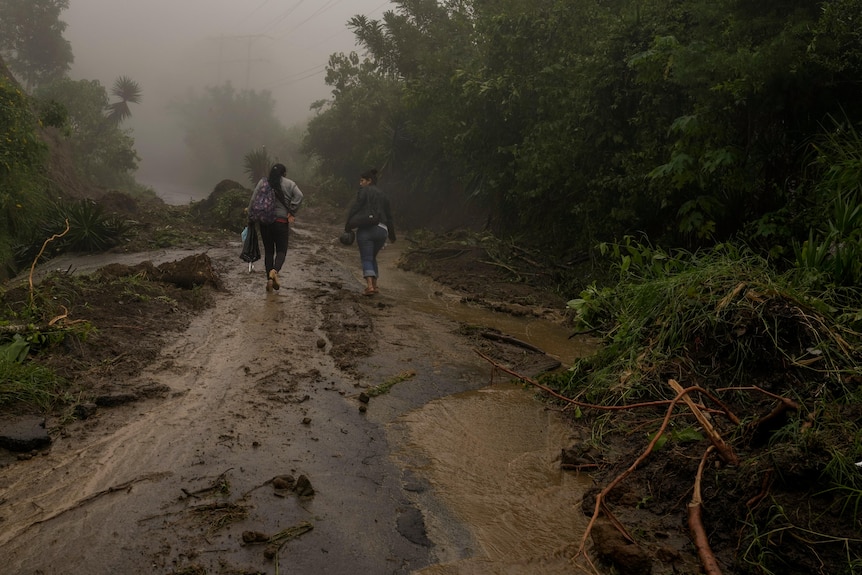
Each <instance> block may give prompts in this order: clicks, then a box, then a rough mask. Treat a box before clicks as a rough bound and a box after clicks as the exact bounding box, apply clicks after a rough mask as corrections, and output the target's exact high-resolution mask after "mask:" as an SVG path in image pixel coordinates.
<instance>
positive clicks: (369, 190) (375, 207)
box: [344, 186, 395, 242]
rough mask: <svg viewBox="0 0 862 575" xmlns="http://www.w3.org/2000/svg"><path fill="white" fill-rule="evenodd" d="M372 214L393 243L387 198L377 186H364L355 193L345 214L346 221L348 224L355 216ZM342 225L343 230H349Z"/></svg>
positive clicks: (389, 207) (393, 228) (392, 227)
mask: <svg viewBox="0 0 862 575" xmlns="http://www.w3.org/2000/svg"><path fill="white" fill-rule="evenodd" d="M364 213H372V214H375V215H376V216H377V218H378V221H379V222H380V223H379V224H377V225H380V226H383V227H384V228H386V231H387V233H388V235H389V241H390V242H394V241H395V221H394V220H393V218H392V208H391V206H390V205H389V197H388V196H387V195H386V193H385V192H384V191H383V190H381V189H380V188H378V187H377V186H365V187H364V188H359V191H358V192H356V199H355V200H354V201H353V205H351V206H350V210H348V212H347V220H346V222H349V221H350V220H351V218H353V216H355V215H357V214H364ZM346 222H345V224H344V229H345V230H350V229H351V228H350V225H349V224H348V223H346Z"/></svg>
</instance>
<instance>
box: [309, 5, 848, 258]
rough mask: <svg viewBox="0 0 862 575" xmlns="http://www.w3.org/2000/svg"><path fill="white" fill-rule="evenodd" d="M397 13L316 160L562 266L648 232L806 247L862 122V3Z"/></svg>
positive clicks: (676, 239)
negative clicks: (464, 214)
mask: <svg viewBox="0 0 862 575" xmlns="http://www.w3.org/2000/svg"><path fill="white" fill-rule="evenodd" d="M394 4H395V8H394V9H393V10H391V11H388V12H386V13H385V14H384V15H383V17H382V18H381V19H380V20H373V19H369V18H367V17H364V16H356V17H354V18H353V19H352V20H351V21H350V22H349V26H350V28H351V29H352V30H353V31H354V33H355V35H356V38H357V42H358V44H359V46H360V47H361V48H362V55H361V56H360V55H359V54H334V55H333V56H332V57H331V58H330V61H329V66H328V74H327V83H328V84H329V85H330V86H331V87H332V97H331V99H330V100H329V101H328V102H325V103H322V104H321V105H320V106H319V114H318V115H317V117H315V118H314V119H313V120H312V122H311V124H310V126H309V133H308V136H307V138H306V142H305V149H306V150H307V151H308V152H309V153H312V154H315V155H317V156H318V157H319V158H320V165H321V167H322V169H323V170H324V171H325V172H326V175H328V176H336V177H341V178H344V177H346V175H348V174H353V173H354V172H356V167H357V166H364V165H377V166H379V167H382V168H383V169H382V170H381V171H382V174H383V176H384V177H389V178H393V177H394V178H396V179H397V180H398V182H399V188H400V189H402V190H406V191H404V192H403V193H405V194H408V195H409V194H415V195H416V196H422V195H424V194H426V192H427V191H428V190H429V189H438V190H439V189H440V188H441V187H445V188H447V189H457V190H460V191H459V192H458V193H459V194H460V197H461V198H462V201H464V202H467V201H469V202H472V203H474V204H475V203H478V204H479V205H481V206H483V207H484V209H486V210H488V212H489V213H490V214H491V221H492V222H493V223H494V224H495V226H496V229H497V230H498V231H499V230H506V231H507V232H510V233H516V234H529V235H531V236H533V238H534V239H535V240H537V241H538V242H540V243H543V244H546V245H548V246H551V247H554V248H558V249H560V250H564V251H565V250H569V249H572V248H575V247H581V248H583V247H586V246H589V245H591V244H592V243H594V242H596V241H598V240H602V239H609V238H612V237H620V236H621V235H623V234H626V233H634V232H640V233H646V234H648V235H649V236H650V237H652V238H655V239H657V240H661V241H665V242H668V243H670V244H672V245H680V246H685V247H697V246H699V245H704V244H709V243H712V242H716V241H721V240H723V239H727V238H730V237H734V236H736V235H738V234H743V233H744V234H746V235H747V237H748V238H749V239H751V240H752V241H754V242H757V241H760V242H762V243H763V244H764V245H767V244H770V243H774V242H776V241H779V242H785V243H788V244H789V242H790V241H791V239H792V238H793V237H795V235H798V234H799V233H801V232H803V231H804V230H807V229H808V227H809V225H810V224H811V221H807V220H804V219H803V216H804V215H805V214H810V213H812V212H810V211H807V210H805V209H797V208H802V207H803V206H799V205H798V204H799V202H803V203H804V202H805V200H806V197H807V198H811V197H812V196H811V195H807V196H806V193H807V192H811V191H813V189H814V188H815V187H817V183H818V182H819V180H820V179H821V177H822V174H823V170H822V169H817V168H819V166H817V164H816V163H814V164H813V163H812V161H813V158H814V156H815V155H816V148H815V146H814V144H815V143H816V142H817V141H818V140H819V139H823V138H828V137H829V135H830V134H831V133H832V132H833V131H834V130H835V129H839V128H840V126H841V125H844V124H849V125H854V124H856V123H858V121H859V120H860V114H862V110H860V109H859V107H858V104H857V103H856V97H855V95H854V94H855V91H856V88H857V81H858V78H859V77H860V73H862V68H860V65H862V58H860V52H862V49H860V45H862V44H860V43H859V41H858V40H859V32H858V30H857V27H856V26H854V25H853V23H854V22H858V21H859V16H860V15H862V14H860V11H862V2H859V1H858V0H838V1H827V2H818V3H812V2H807V1H801V0H794V1H791V2H772V1H768V2H760V3H754V4H752V3H750V2H743V1H740V0H718V1H715V0H684V1H682V2H680V1H677V0H674V1H670V0H660V1H657V2H649V3H643V2H639V1H636V0H611V1H607V0H587V1H584V2H577V3H572V2H569V1H566V0H531V1H527V0H446V1H442V2H438V1H435V0H396V1H395V2H394ZM836 122H837V124H836ZM857 182H858V180H857ZM821 189H822V188H821ZM828 196H829V194H828V193H826V196H824V197H823V198H820V199H821V200H826V201H828ZM818 201H819V200H818ZM789 207H792V208H793V209H792V210H790V211H794V212H795V215H790V213H789V210H788V208H789ZM815 211H816V210H815ZM777 222H780V224H779V223H777Z"/></svg>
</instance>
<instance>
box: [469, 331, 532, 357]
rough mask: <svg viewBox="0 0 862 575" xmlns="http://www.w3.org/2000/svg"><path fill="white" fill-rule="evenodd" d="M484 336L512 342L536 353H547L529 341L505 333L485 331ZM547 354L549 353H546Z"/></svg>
mask: <svg viewBox="0 0 862 575" xmlns="http://www.w3.org/2000/svg"><path fill="white" fill-rule="evenodd" d="M482 337H484V338H485V339H492V340H494V341H501V342H503V343H510V344H512V345H514V346H517V347H522V348H524V349H527V350H530V351H535V352H536V353H541V354H545V352H544V351H543V350H541V349H539V348H538V347H536V346H534V345H531V344H529V343H527V342H526V341H521V340H520V339H517V338H514V337H512V336H510V335H503V334H502V333H494V332H491V331H483V332H482ZM545 355H547V354H545Z"/></svg>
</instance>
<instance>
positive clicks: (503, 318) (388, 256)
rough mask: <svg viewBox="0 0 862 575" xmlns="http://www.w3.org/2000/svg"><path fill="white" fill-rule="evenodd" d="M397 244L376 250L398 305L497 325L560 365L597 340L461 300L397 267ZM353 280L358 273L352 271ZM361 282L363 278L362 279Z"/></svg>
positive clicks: (581, 354) (386, 285)
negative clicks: (379, 250)
mask: <svg viewBox="0 0 862 575" xmlns="http://www.w3.org/2000/svg"><path fill="white" fill-rule="evenodd" d="M401 250H402V248H401V244H398V243H396V244H393V245H387V246H386V248H385V249H384V250H383V251H382V252H381V253H380V256H379V258H378V259H379V263H380V266H381V269H382V271H381V280H380V281H381V287H382V288H385V290H386V292H387V293H391V294H392V296H393V298H394V299H396V300H397V301H398V302H399V305H402V304H403V305H408V306H409V307H410V308H411V309H414V310H417V311H421V312H424V313H430V314H435V315H440V316H443V317H446V318H448V319H451V320H455V321H458V322H461V323H464V324H467V325H479V326H484V327H487V328H493V329H497V330H499V331H500V332H502V333H504V334H506V335H509V336H512V337H514V338H517V339H520V340H522V341H525V342H527V343H529V344H531V345H533V346H535V347H537V348H539V349H541V350H542V351H544V352H545V353H547V354H548V355H550V356H552V357H554V358H556V359H558V360H559V361H560V362H561V363H562V364H563V366H571V365H572V364H573V363H574V361H575V360H576V359H577V358H579V357H584V356H586V355H590V354H592V353H593V352H594V351H595V350H596V349H597V348H598V345H599V343H598V340H597V339H595V338H590V337H584V336H579V337H573V338H570V336H571V335H572V331H571V329H570V328H567V327H565V326H562V325H560V324H557V323H553V322H550V321H547V320H543V319H539V318H535V317H517V316H513V315H510V314H506V313H498V312H494V311H492V310H489V309H486V308H482V307H478V306H476V305H472V304H466V303H462V302H461V296H460V295H458V294H456V293H454V292H451V291H449V290H448V289H446V288H443V287H441V286H440V285H439V284H437V283H436V282H435V281H434V280H432V279H431V278H429V277H427V276H423V275H420V274H417V273H413V272H408V271H404V270H401V269H397V268H396V267H395V266H396V263H397V261H398V258H399V257H400V255H401ZM356 276H357V281H360V282H361V281H362V280H361V277H360V276H361V274H360V273H359V272H356ZM363 283H364V282H363Z"/></svg>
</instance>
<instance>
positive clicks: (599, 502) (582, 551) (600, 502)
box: [573, 387, 700, 561]
mask: <svg viewBox="0 0 862 575" xmlns="http://www.w3.org/2000/svg"><path fill="white" fill-rule="evenodd" d="M699 389H700V388H697V387H689V388H686V389H683V390H682V391H681V392H680V393H678V394H677V396H676V397H675V398H673V399H672V400H671V401H670V404H669V405H668V406H667V411H666V412H665V416H664V420H663V421H662V423H661V427H659V430H658V431H657V432H656V433H655V435H653V438H652V440H650V442H649V445H647V447H646V449H645V450H644V452H643V453H642V454H641V455H640V456H639V457H638V458H637V459H636V460H635V461H634V463H632V464H631V465H630V466H629V468H628V469H626V470H625V471H623V472H622V473H620V474H619V475H617V476H616V477H615V478H614V479H613V481H611V482H610V483H609V484H608V485H607V486H605V488H604V489H602V490H601V491H600V492H599V494H598V495H597V496H596V504H595V508H594V509H593V516H592V517H591V518H590V521H589V523H587V527H586V529H585V530H584V536H583V538H582V539H581V545H580V547H578V552H577V553H576V554H575V556H574V557H573V559H574V558H577V557H578V556H583V557H586V558H587V560H588V561H589V557H587V555H586V548H587V540H588V539H589V537H590V532H591V531H592V529H593V525H595V524H596V520H597V519H598V518H599V514H600V513H601V511H602V508H603V506H604V499H605V497H607V495H608V493H610V492H611V490H613V488H614V487H616V486H617V485H619V484H620V483H621V482H622V480H623V479H625V478H626V477H628V476H629V475H631V474H632V473H633V472H634V471H635V470H636V469H637V468H638V466H639V465H640V464H641V463H643V461H644V460H645V459H646V458H647V457H648V456H649V454H650V453H652V451H653V449H654V448H655V445H656V443H658V441H659V439H661V436H662V435H663V434H664V431H665V429H667V426H668V424H669V423H670V418H671V415H672V414H673V409H674V407H676V404H677V403H679V402H680V401H681V400H682V398H683V397H685V396H686V395H688V394H689V393H692V392H693V391H698V390H699Z"/></svg>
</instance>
